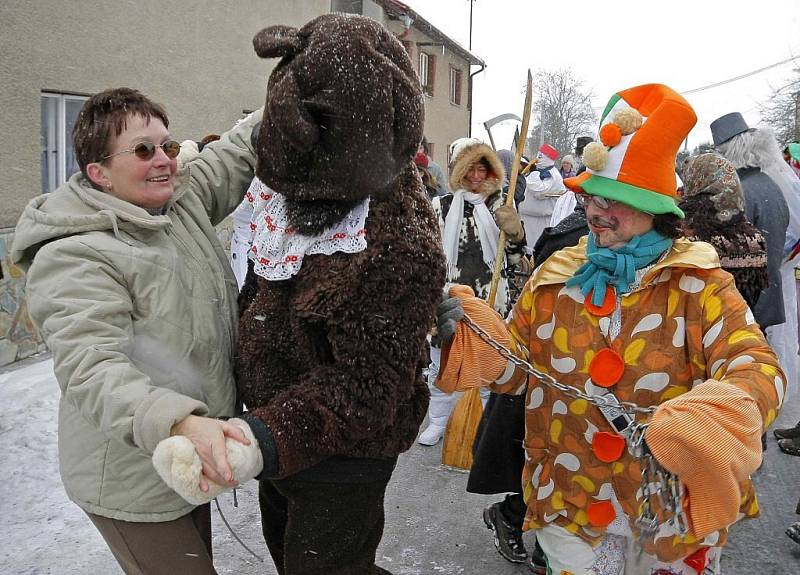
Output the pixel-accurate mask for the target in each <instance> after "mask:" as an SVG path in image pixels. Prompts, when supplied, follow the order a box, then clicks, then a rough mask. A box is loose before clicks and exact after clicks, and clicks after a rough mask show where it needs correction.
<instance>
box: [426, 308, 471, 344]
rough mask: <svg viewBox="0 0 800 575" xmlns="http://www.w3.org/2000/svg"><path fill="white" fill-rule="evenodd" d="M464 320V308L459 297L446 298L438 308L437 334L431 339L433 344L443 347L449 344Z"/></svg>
mask: <svg viewBox="0 0 800 575" xmlns="http://www.w3.org/2000/svg"><path fill="white" fill-rule="evenodd" d="M462 319H464V307H463V306H462V305H461V300H460V299H459V298H457V297H449V296H446V297H445V298H444V299H443V300H442V301H440V302H439V305H437V306H436V334H435V335H433V336H432V337H431V344H432V345H434V346H436V347H441V346H442V344H445V343H449V342H451V341H452V340H453V337H454V336H455V335H456V325H457V324H458V322H460V321H461V320H462Z"/></svg>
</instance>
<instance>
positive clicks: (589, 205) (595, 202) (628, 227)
mask: <svg viewBox="0 0 800 575" xmlns="http://www.w3.org/2000/svg"><path fill="white" fill-rule="evenodd" d="M581 198H582V199H583V200H584V202H583V203H584V205H585V207H586V220H587V221H588V223H589V230H590V231H591V232H592V233H593V234H594V241H595V244H596V245H597V247H601V248H610V249H612V250H613V249H616V248H620V247H622V246H624V245H625V244H627V243H628V242H629V241H630V240H631V238H633V237H634V236H640V235H642V234H645V233H647V232H649V231H650V230H652V229H653V216H652V215H650V214H647V213H645V212H640V211H639V210H637V209H636V208H632V207H631V206H629V205H627V204H623V203H622V202H615V201H613V200H607V199H605V198H600V197H599V196H587V195H584V194H581Z"/></svg>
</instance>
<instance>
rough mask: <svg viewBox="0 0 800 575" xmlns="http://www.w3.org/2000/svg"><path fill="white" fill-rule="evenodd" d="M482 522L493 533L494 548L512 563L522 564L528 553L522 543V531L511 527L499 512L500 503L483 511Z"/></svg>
mask: <svg viewBox="0 0 800 575" xmlns="http://www.w3.org/2000/svg"><path fill="white" fill-rule="evenodd" d="M483 522H484V523H486V527H488V528H489V529H491V530H492V531H493V532H494V546H495V547H496V548H497V551H498V552H499V553H500V555H502V556H503V557H505V558H506V559H507V560H509V561H511V562H512V563H524V562H525V560H526V559H527V558H528V552H527V551H526V550H525V545H524V544H523V543H522V530H521V529H517V528H516V527H514V526H513V525H511V524H510V523H509V522H508V521H506V518H505V517H504V516H503V512H502V511H500V503H495V504H494V505H490V506H489V507H487V508H486V509H484V510H483Z"/></svg>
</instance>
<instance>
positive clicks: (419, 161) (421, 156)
mask: <svg viewBox="0 0 800 575" xmlns="http://www.w3.org/2000/svg"><path fill="white" fill-rule="evenodd" d="M414 163H415V164H416V165H418V166H421V167H423V168H427V167H428V155H427V154H426V153H425V152H419V153H418V154H417V155H416V156H414Z"/></svg>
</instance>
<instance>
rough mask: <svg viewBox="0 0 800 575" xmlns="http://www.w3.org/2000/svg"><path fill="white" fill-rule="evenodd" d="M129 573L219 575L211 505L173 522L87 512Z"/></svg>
mask: <svg viewBox="0 0 800 575" xmlns="http://www.w3.org/2000/svg"><path fill="white" fill-rule="evenodd" d="M86 515H88V516H89V519H91V520H92V523H94V526H95V527H96V528H97V530H98V531H99V532H100V535H102V536H103V539H105V541H106V543H107V544H108V547H109V548H110V549H111V553H113V554H114V558H115V559H116V560H117V563H119V565H120V567H122V570H123V571H124V572H125V573H126V574H127V575H175V574H176V573H192V575H216V573H217V572H216V571H215V570H214V564H213V561H212V556H211V553H212V551H211V506H210V505H209V504H205V505H201V506H200V507H197V508H196V509H195V510H194V511H192V512H191V513H189V514H188V515H184V516H183V517H179V518H178V519H175V520H173V521H163V522H159V523H134V522H132V521H120V520H119V519H110V518H109V517H101V516H100V515H93V514H91V513H86Z"/></svg>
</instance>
